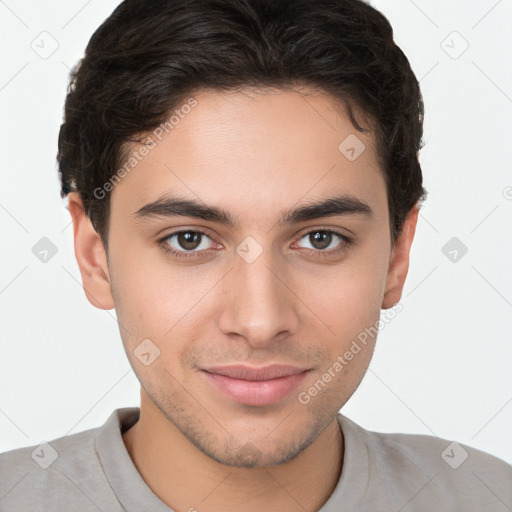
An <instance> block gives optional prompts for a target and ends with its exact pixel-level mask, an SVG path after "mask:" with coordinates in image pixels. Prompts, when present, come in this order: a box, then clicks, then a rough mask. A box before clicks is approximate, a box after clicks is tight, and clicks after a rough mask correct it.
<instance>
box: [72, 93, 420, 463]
mask: <svg viewBox="0 0 512 512" xmlns="http://www.w3.org/2000/svg"><path fill="white" fill-rule="evenodd" d="M194 97H195V98H196V100H197V106H195V107H194V108H192V109H190V112H189V113H188V114H187V115H183V118H181V119H180V121H179V123H177V124H176V125H175V127H174V129H173V130H172V131H171V132H170V133H169V134H167V135H165V137H164V138H163V139H162V141H161V142H159V143H158V144H157V145H156V147H154V148H153V149H151V150H150V151H149V152H148V154H147V156H145V157H144V158H143V159H142V160H141V161H140V163H138V165H137V166H136V167H135V168H134V169H133V170H131V172H130V173H128V174H127V176H126V177H124V178H123V179H122V181H121V182H120V183H119V184H117V185H116V186H115V188H114V190H113V192H112V195H111V199H110V200H111V217H110V225H109V236H108V239H109V258H108V269H107V267H106V265H105V260H104V258H103V256H102V253H101V251H100V250H99V249H98V247H99V245H98V239H97V238H96V239H94V237H95V236H96V235H95V234H94V233H93V232H92V231H87V230H88V229H90V228H88V227H87V226H86V223H87V221H86V220H85V219H84V218H82V222H83V229H82V230H80V229H78V231H77V226H75V236H77V233H78V238H77V257H78V258H79V263H81V270H82V276H83V279H84V288H85V290H86V293H87V295H88V297H89V299H90V300H91V302H92V303H93V304H95V305H96V306H99V307H113V306H114V304H115V308H116V311H117V317H118V320H119V325H120V332H121V335H122V339H123V343H124V346H125V348H126V352H127V354H128V358H129V360H130V362H131V364H132V366H133V368H134V371H135V373H136V375H137V377H138V378H139V380H140V382H141V384H142V402H141V405H142V408H145V409H146V411H147V414H151V415H152V416H153V418H154V419H155V421H158V419H157V418H159V420H160V421H162V420H164V418H167V420H169V422H170V423H171V424H172V425H169V424H168V423H167V420H165V421H164V422H165V423H167V425H168V426H169V428H173V429H174V428H177V429H178V430H179V431H181V433H182V434H184V435H185V436H186V437H187V438H188V439H189V440H190V441H191V442H192V443H193V444H194V445H195V446H197V447H198V448H199V449H200V450H201V451H202V452H203V453H205V454H207V455H209V456H210V457H212V458H213V459H215V460H217V461H219V462H222V463H224V464H228V465H233V466H246V467H249V466H268V465H275V464H280V463H284V462H286V461H288V460H291V459H292V458H293V457H295V456H296V455H297V454H298V453H300V451H302V450H303V449H304V448H305V447H307V446H308V445H309V444H311V443H312V442H313V441H314V440H315V439H316V438H317V437H318V436H319V435H320V434H321V433H322V432H323V431H324V430H325V429H326V427H327V426H328V425H329V424H332V422H333V419H334V418H335V417H336V414H337V412H338V411H339V410H340V408H341V407H342V406H343V405H344V404H345V402H346V401H347V400H348V399H349V397H350V396H351V395H352V393H353V392H354V391H355V389H356V388H357V386H358V385H359V383H360V381H361V379H362V378H363V375H364V373H365V372H366V370H367V367H368V365H369V362H370V359H371V355H372V352H373V349H374V343H375V339H372V338H371V337H366V344H363V343H361V342H360V341H358V342H357V343H358V345H359V347H360V350H359V351H356V350H355V349H352V353H353V357H352V358H351V360H347V358H345V357H344V354H345V353H346V352H347V351H350V350H351V346H352V347H353V342H354V340H357V339H358V335H359V334H360V333H362V332H364V331H365V329H367V328H368V329H369V328H372V327H375V325H376V324H377V322H378V320H379V315H380V309H381V308H388V307H391V306H392V305H394V304H395V303H396V302H397V301H398V300H399V299H400V295H401V290H402V287H403V283H404V280H405V276H406V274H407V268H408V255H409V249H410V244H411V243H412V238H413V236H414V226H415V222H416V217H415V216H414V215H413V216H410V217H409V219H408V221H407V224H406V228H405V229H404V233H403V235H402V236H401V238H399V240H398V242H397V244H396V246H395V248H394V250H393V251H392V250H391V249H392V247H391V241H390V231H389V216H388V206H387V196H386V188H385V182H384V179H383V177H382V175H381V173H380V171H379V168H378V163H377V154H376V151H375V148H374V144H373V142H372V138H371V137H370V136H365V135H363V134H361V133H360V132H357V131H356V130H355V128H354V127H353V125H352V124H351V123H350V121H349V120H348V118H346V117H342V116H341V115H340V113H339V111H337V110H336V109H335V107H334V104H333V103H332V100H331V99H330V98H329V97H328V96H326V95H323V96H320V95H315V96H306V97H303V96H302V95H301V94H299V93H296V92H283V91H274V92H272V93H270V94H269V93H265V94H254V93H247V94H242V93H233V94H229V95H228V94H222V93H214V92H208V93H207V92H201V93H198V94H196V95H194ZM187 111H188V109H187ZM350 134H356V135H357V138H358V139H359V141H360V142H359V143H358V144H360V143H361V142H362V143H363V144H364V146H365V149H364V151H362V152H361V153H360V154H359V156H357V155H358V153H359V152H360V151H361V149H362V148H363V146H362V145H357V144H356V145H355V146H354V140H355V139H348V141H347V143H345V146H342V150H341V151H340V149H339V145H340V143H341V142H342V141H344V140H345V139H346V137H347V136H349V135H350ZM153 138H155V137H154V136H153ZM356 142H357V141H356ZM141 147H142V146H134V147H133V149H134V150H137V148H139V149H140V148H141ZM351 147H353V148H354V151H351V149H350V148H351ZM354 157H357V158H355V159H354ZM343 195H350V196H352V198H353V199H357V200H358V201H360V202H361V203H365V204H366V205H368V207H369V209H370V210H371V211H370V213H368V212H367V213H364V212H359V213H357V212H355V213H350V214H347V213H345V214H342V213H341V214H340V213H339V214H337V215H332V216H325V215H324V216H320V217H317V218H309V219H306V220H304V219H302V220H301V219H299V220H297V219H295V222H282V223H281V219H282V217H283V215H284V212H287V211H289V210H293V209H297V208H300V207H303V206H305V205H310V204H312V203H320V202H322V201H325V200H327V199H330V198H334V197H340V196H343ZM166 196H173V197H177V196H178V197H179V198H181V199H187V200H190V201H195V202H197V203H199V204H200V205H201V206H203V207H205V208H206V207H212V208H213V207H214V208H217V209H219V210H223V211H225V212H227V213H228V214H229V216H230V217H232V218H233V221H234V225H228V224H226V223H223V222H220V221H219V219H217V220H215V219H208V220H205V219H199V218H195V217H190V216H178V215H175V216H165V215H160V216H158V215H141V214H139V215H137V212H144V210H141V209H142V208H143V207H144V206H145V205H147V204H149V203H152V202H154V201H156V200H158V199H162V198H165V197H166ZM146 210H147V209H146ZM416 215H417V213H416ZM79 222H80V221H79ZM77 225H78V224H77ZM179 231H185V232H189V234H188V235H187V234H186V233H183V234H181V235H176V236H174V237H171V235H173V234H175V233H177V232H179ZM196 231H202V232H204V233H205V235H201V234H198V233H194V232H196ZM190 232H192V233H190ZM333 232H334V233H333ZM336 232H337V233H339V234H341V235H342V236H347V237H349V238H350V239H352V243H351V244H347V242H346V241H345V240H344V239H343V238H342V237H341V236H339V235H337V234H336ZM81 233H82V234H81ZM85 233H88V235H87V236H86V234H85ZM165 237H167V241H163V242H160V241H161V240H162V239H164V238H165ZM80 240H83V242H80ZM88 244H89V245H88ZM93 244H96V245H94V247H95V248H96V249H95V250H90V249H91V248H92V246H93ZM165 247H167V248H168V249H169V250H174V251H177V252H179V253H180V254H181V255H182V256H184V257H183V258H179V256H175V255H172V254H171V253H170V252H166V250H165ZM80 252H82V254H83V256H82V257H81V256H80V255H79V253H80ZM87 254H89V256H88V255H87ZM92 254H94V256H93V255H92ZM185 256H188V258H186V257H185ZM87 258H89V263H90V266H89V267H88V268H85V269H84V267H85V266H86V265H85V264H84V261H86V260H87ZM81 260H82V261H81ZM102 272H104V273H105V274H103V273H102ZM109 283H110V284H109ZM110 292H111V293H112V295H111V296H110ZM143 340H151V341H150V342H148V341H146V342H145V344H144V345H142V346H141V347H139V345H140V344H141V342H143ZM138 347H139V348H138ZM156 347H158V350H159V351H160V352H159V356H158V357H156V358H155V356H156V355H157V354H158V352H157V349H156ZM356 352H357V353H356ZM338 356H341V358H342V359H341V358H340V359H339V358H338ZM340 360H343V361H344V362H343V364H342V363H340ZM337 361H338V365H336V364H335V363H336V362H337ZM271 364H283V365H291V366H295V367H297V368H299V369H300V370H301V371H304V370H307V372H305V373H303V374H302V375H300V376H299V377H297V376H295V377H291V378H285V379H281V380H280V383H281V384H280V386H278V385H277V384H278V383H277V381H275V380H274V381H273V382H271V381H269V382H267V383H261V382H260V383H257V382H252V383H247V384H243V383H240V382H233V381H232V380H230V379H229V378H227V377H215V376H212V374H208V373H207V372H206V371H205V370H206V369H212V367H216V366H226V365H229V366H231V365H245V366H248V367H251V368H255V367H258V368H261V367H264V366H268V365H271ZM340 365H341V367H342V368H341V369H340ZM329 377H330V378H329ZM318 381H322V382H320V383H319V382H318ZM315 384H316V387H315ZM311 388H314V389H313V390H311ZM251 389H252V391H251ZM269 390H270V391H269Z"/></svg>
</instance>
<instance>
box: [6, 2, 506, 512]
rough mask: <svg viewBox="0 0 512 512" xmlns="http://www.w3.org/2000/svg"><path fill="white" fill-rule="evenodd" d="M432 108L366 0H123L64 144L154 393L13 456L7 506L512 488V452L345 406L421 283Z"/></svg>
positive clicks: (417, 499)
mask: <svg viewBox="0 0 512 512" xmlns="http://www.w3.org/2000/svg"><path fill="white" fill-rule="evenodd" d="M422 122H423V103H422V99H421V94H420V90H419V87H418V82H417V80H416V78H415V76H414V74H413V72H412V70H411V68H410V66H409V63H408V61H407V59H406V57H405V56H404V54H403V53H402V52H401V50H400V49H399V48H398V47H397V46H396V45H395V44H394V42H393V33H392V29H391V27H390V25H389V23H388V21H387V20H386V19H385V18H384V17H383V16H382V15H381V14H380V13H379V12H377V11H376V10H375V9H373V8H372V7H370V6H369V5H367V4H366V3H364V2H362V1H361V0H317V1H315V2H311V1H309V0H283V1H280V2H273V1H271V0H192V1H191V0H172V1H161V0H160V1H156V0H152V1H140V0H139V1H136V0H126V1H125V2H123V3H122V4H121V5H120V6H119V7H118V8H117V9H116V10H115V11H114V13H113V14H112V15H111V16H110V17H109V18H108V19H107V20H106V21H105V22H104V23H103V24H102V25H101V27H99V29H98V30H97V31H96V32H95V34H94V35H93V36H92V38H91V40H90V42H89V44H88V46H87V49H86V53H85V57H84V58H83V59H82V61H81V62H80V65H79V67H78V68H76V69H75V70H74V71H73V73H72V76H71V83H70V88H69V94H68V97H67V100H66V105H65V123H64V124H63V125H62V127H61V132H60V136H59V153H58V160H59V164H60V176H61V180H62V195H63V197H64V196H67V197H68V198H69V199H68V201H69V202H68V205H69V211H70V213H71V215H72V218H73V225H74V237H75V254H76V258H77V261H78V264H79V267H80V271H81V274H82V280H83V286H84V290H85V293H86V295H87V298H88V299H89V301H90V302H91V304H93V305H94V306H95V307H98V308H102V309H112V308H115V309H116V313H117V318H118V322H119V328H120V334H121V338H122V340H123V344H124V347H125V349H126V353H127V356H128V358H129V360H130V363H131V365H132V367H133V369H134V372H135V373H136V375H137V377H138V379H139V380H140V382H141V403H140V409H139V408H124V409H118V410H116V411H114V413H113V414H112V416H111V417H110V418H109V419H108V421H107V422H106V424H105V425H104V426H103V427H101V428H97V429H93V430H89V431H85V432H81V433H78V434H74V435H71V436H67V437H63V438H59V439H56V440H53V441H50V443H48V444H45V445H42V446H40V447H30V448H22V449H18V450H13V451H10V452H7V453H4V454H2V456H1V460H0V469H1V470H2V478H1V483H0V497H1V501H0V507H1V510H4V511H21V510H37V509H40V510H52V511H59V510H80V511H88V510H104V511H121V510H128V511H150V510H151V511H169V510H174V511H177V512H178V511H179V512H182V511H199V512H202V511H232V510H236V511H244V512H245V511H247V512H249V511H251V512H252V511H254V512H255V511H262V510H263V511H277V510H279V511H299V510H311V511H313V510H314V511H317V510H321V511H324V512H334V511H341V510H357V511H359V510H368V511H370V510H371V511H379V510H383V511H384V510H385V511H394V510H396V511H398V510H404V511H405V510H419V511H425V510H433V509H434V510H438V511H439V510H452V511H455V510H464V511H473V510H474V511H477V510H478V511H482V510H485V511H501V510H507V509H509V508H510V507H512V467H511V466H510V465H508V464H507V463H505V462H504V461H502V460H500V459H499V458H496V457H493V456H491V455H489V454H486V453H484V452H482V451H479V450H476V449H474V448H470V447H469V446H464V445H460V444H458V443H451V442H450V441H447V440H444V439H439V438H435V437H432V436H423V435H408V434H382V433H376V432H370V431H367V430H365V429H363V428H362V427H360V426H359V425H357V424H356V423H354V422H353V421H351V420H349V419H348V418H347V417H345V416H344V415H342V414H341V413H339V411H340V409H341V408H342V407H343V405H344V404H345V403H346V402H347V400H348V399H349V398H350V396H351V395H352V394H353V393H354V391H355V390H356V388H357V387H358V385H359V384H360V382H361V380H362V378H363V376H364V374H365V372H366V370H367V369H368V365H369V364H370V360H371V357H372V354H373V350H374V347H375V343H376V330H375V328H374V329H373V330H372V329H371V328H372V327H373V326H375V325H378V321H379V317H380V313H381V310H389V309H391V308H392V307H393V306H395V305H397V304H398V303H399V300H400V298H401V293H402V289H403V286H404V282H405V279H406V276H407V271H408V266H409V254H410V248H411V244H412V241H413V238H414V233H415V227H416V223H417V217H418V212H419V208H420V204H421V202H422V200H424V198H425V197H426V191H425V189H424V188H423V186H422V173H421V168H420V165H419V162H418V151H419V149H420V147H421V145H422V143H421V138H422ZM368 332H370V333H371V334H370V335H368V334H367V333H368ZM363 334H364V335H363Z"/></svg>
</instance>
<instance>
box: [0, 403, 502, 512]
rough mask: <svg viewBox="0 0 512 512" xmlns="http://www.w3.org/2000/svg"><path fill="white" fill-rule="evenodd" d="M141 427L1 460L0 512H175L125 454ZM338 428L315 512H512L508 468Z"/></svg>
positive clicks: (452, 450) (447, 446) (122, 414)
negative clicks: (335, 468)
mask: <svg viewBox="0 0 512 512" xmlns="http://www.w3.org/2000/svg"><path fill="white" fill-rule="evenodd" d="M138 417H139V409H138V408H137V407H129V408H122V409H116V410H115V411H114V412H113V413H112V415H111V416H110V417H109V419H108V420H107V421H106V423H105V424H104V425H103V426H102V427H98V428H95V429H91V430H86V431H84V432H80V433H78V434H73V435H70V436H65V437H61V438H58V439H55V440H53V441H50V442H49V443H43V444H41V445H39V446H32V447H26V448H18V449H16V450H11V451H9V452H5V453H2V454H0V511H1V512H21V511H23V512H26V511H30V512H36V511H52V512H60V511H62V512H69V511H70V510H72V511H80V512H88V511H95V512H98V511H99V510H100V511H104V512H117V511H129V512H172V509H170V508H169V507H168V506H166V505H165V504H164V503H163V502H162V501H161V500H160V499H159V498H158V497H157V496H156V495H155V494H154V493H153V492H152V491H151V489H150V488H149V487H148V486H147V485H146V483H145V482H144V480H143V479H142V477H141V476H140V474H139V473H138V471H137V469H136V467H135V466H134V464H133V462H132V460H131V458H130V455H129V454H128V451H127V450H126V447H125V445H124V442H123V438H122V436H121V433H122V432H124V431H125V430H127V429H128V428H129V427H131V426H132V425H133V424H134V423H135V422H136V421H137V420H138ZM337 419H338V422H339V424H340V426H341V430H342V432H343V436H344V441H345V454H344V461H343V469H342V472H341V476H340V479H339V481H338V483H337V485H336V488H335V489H334V492H333V493H332V495H331V496H330V498H329V499H328V501H327V503H325V505H324V506H323V507H322V508H321V509H320V511H321V512H340V511H357V512H361V511H369V512H370V511H371V512H379V511H385V512H399V511H400V512H411V511H421V512H425V511H429V512H430V511H435V512H444V511H453V512H455V511H457V512H461V511H463V512H472V511H474V512H504V511H507V510H508V511H510V510H512V466H511V465H509V464H507V463H506V462H505V461H503V460H501V459H499V458H497V457H494V456H492V455H490V454H487V453H485V452H482V451H480V450H477V449H475V448H471V447H469V446H466V445H463V444H459V443H455V442H454V443H452V442H450V441H447V440H445V439H440V438H437V437H433V436H426V435H416V434H384V433H379V432H372V431H369V430H365V429H364V428H362V427H361V426H359V425H357V424H356V423H354V422H353V421H352V420H350V419H349V418H347V417H346V416H344V415H342V414H341V413H339V414H338V416H337ZM192 505H193V504H192ZM196 508H197V507H196ZM197 509H198V510H200V509H201V507H198V508H197Z"/></svg>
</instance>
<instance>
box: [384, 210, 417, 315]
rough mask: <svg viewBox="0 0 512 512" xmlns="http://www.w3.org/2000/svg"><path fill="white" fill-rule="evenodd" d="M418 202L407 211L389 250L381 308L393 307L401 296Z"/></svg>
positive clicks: (407, 267) (414, 229)
mask: <svg viewBox="0 0 512 512" xmlns="http://www.w3.org/2000/svg"><path fill="white" fill-rule="evenodd" d="M418 213H419V204H418V203H416V205H414V206H413V207H412V208H411V210H410V211H409V213H408V215H407V217H406V219H405V221H404V225H403V228H402V232H401V233H400V235H399V236H398V238H397V240H396V242H395V246H394V247H393V250H392V251H391V258H390V261H389V268H388V275H387V278H386V288H385V292H384V298H383V300H382V309H389V308H391V307H393V306H394V305H395V304H396V303H397V302H398V301H399V300H400V298H401V297H402V291H403V288H404V284H405V278H406V277H407V272H408V270H409V255H410V251H411V245H412V241H413V239H414V234H415V232H416V224H417V222H418Z"/></svg>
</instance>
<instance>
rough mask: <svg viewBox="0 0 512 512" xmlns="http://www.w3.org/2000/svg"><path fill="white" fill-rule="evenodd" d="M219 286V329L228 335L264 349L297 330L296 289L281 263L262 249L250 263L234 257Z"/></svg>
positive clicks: (297, 300)
mask: <svg viewBox="0 0 512 512" xmlns="http://www.w3.org/2000/svg"><path fill="white" fill-rule="evenodd" d="M224 281H225V282H224V283H223V286H225V287H226V289H225V290H224V294H223V296H224V297H226V300H225V301H223V304H222V311H221V314H220V318H219V326H220V329H221V330H222V332H224V333H225V334H228V335H234V334H237V335H240V336H243V337H244V338H245V339H246V341H247V342H248V343H249V344H250V345H251V346H253V347H254V348H259V349H261V348H265V347H267V346H268V345H269V344H271V343H273V342H275V339H276V337H277V336H278V335H280V337H283V336H286V335H290V334H292V333H294V332H296V330H297V326H298V324H299V316H298V310H297V305H298V303H300V300H299V299H298V297H297V295H296V294H297V292H298V290H293V287H294V286H293V283H291V282H290V281H291V277H290V275H289V272H288V271H287V270H286V268H285V266H284V265H283V264H280V265H278V263H277V260H276V259H273V258H272V253H271V252H270V251H266V250H264V251H263V253H262V254H260V255H259V256H258V257H257V258H256V259H255V260H254V261H251V260H250V259H249V260H246V259H244V258H242V257H239V256H238V255H237V256H236V257H235V258H234V267H233V269H232V270H231V271H230V272H229V274H228V275H227V276H226V279H225V280H224Z"/></svg>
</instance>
